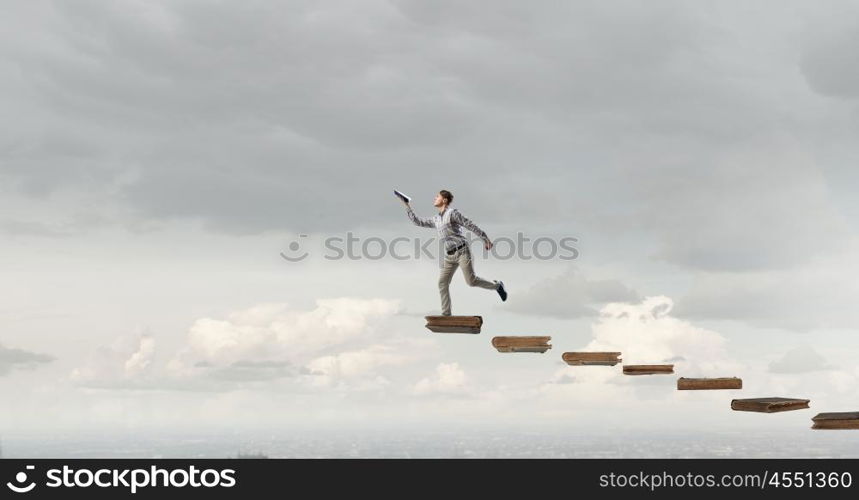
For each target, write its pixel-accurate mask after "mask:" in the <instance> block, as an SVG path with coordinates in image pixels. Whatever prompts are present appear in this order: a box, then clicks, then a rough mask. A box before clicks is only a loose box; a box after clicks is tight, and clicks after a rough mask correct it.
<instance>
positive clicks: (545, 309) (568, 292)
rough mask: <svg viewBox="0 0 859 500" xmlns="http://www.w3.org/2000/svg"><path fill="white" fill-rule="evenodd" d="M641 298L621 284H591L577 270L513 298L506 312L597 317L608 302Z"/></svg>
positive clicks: (595, 281)
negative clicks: (602, 306)
mask: <svg viewBox="0 0 859 500" xmlns="http://www.w3.org/2000/svg"><path fill="white" fill-rule="evenodd" d="M639 300H641V296H640V295H639V294H638V293H637V292H636V291H635V290H633V289H631V288H629V287H627V286H626V285H624V284H623V283H621V282H620V281H617V280H589V279H587V278H585V277H584V276H583V275H582V274H581V273H580V272H578V271H577V270H575V269H570V270H568V271H567V272H566V273H564V274H562V275H560V276H556V277H554V278H550V279H548V280H545V281H542V282H539V283H537V284H536V285H534V286H532V287H531V288H530V289H529V290H527V291H525V292H524V293H522V294H518V295H515V296H511V298H510V301H509V304H508V305H506V306H505V309H507V310H510V311H513V312H517V313H520V314H530V315H535V316H553V317H556V318H580V317H585V316H596V315H597V313H598V310H599V307H600V306H601V305H603V304H605V303H607V302H638V301H639Z"/></svg>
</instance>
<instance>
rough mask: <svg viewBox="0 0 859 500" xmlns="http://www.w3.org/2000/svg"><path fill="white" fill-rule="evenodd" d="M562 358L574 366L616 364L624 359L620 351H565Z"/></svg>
mask: <svg viewBox="0 0 859 500" xmlns="http://www.w3.org/2000/svg"><path fill="white" fill-rule="evenodd" d="M561 359H563V360H564V362H566V363H567V364H568V365H572V366H614V365H616V364H618V363H620V362H621V361H623V360H622V359H620V353H619V352H565V353H564V354H562V355H561Z"/></svg>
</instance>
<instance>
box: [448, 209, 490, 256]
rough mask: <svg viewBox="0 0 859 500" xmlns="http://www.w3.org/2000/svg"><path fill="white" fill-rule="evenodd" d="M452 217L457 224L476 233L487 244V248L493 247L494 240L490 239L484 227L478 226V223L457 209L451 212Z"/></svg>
mask: <svg viewBox="0 0 859 500" xmlns="http://www.w3.org/2000/svg"><path fill="white" fill-rule="evenodd" d="M450 218H451V219H453V221H454V222H456V223H457V224H460V225H461V226H464V227H465V228H466V229H468V230H469V231H471V232H472V233H474V234H476V235H477V236H478V237H479V238H480V239H481V240H483V242H484V243H485V244H486V248H487V249H489V248H492V241H490V240H489V236H487V235H486V232H484V231H483V229H480V228H479V227H477V224H475V223H473V222H471V220H470V219H469V218H468V217H466V216H464V215H462V214H461V213H459V210H456V211H454V212H453V213H452V214H450Z"/></svg>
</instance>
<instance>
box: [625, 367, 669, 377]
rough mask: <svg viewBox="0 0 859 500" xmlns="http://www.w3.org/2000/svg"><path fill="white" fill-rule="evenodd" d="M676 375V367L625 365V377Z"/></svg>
mask: <svg viewBox="0 0 859 500" xmlns="http://www.w3.org/2000/svg"><path fill="white" fill-rule="evenodd" d="M669 373H674V365H623V374H624V375H663V374H669Z"/></svg>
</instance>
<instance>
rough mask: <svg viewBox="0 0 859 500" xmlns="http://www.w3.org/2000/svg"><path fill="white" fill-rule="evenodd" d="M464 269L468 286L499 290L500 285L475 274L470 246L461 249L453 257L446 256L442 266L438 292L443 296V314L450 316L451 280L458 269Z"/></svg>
mask: <svg viewBox="0 0 859 500" xmlns="http://www.w3.org/2000/svg"><path fill="white" fill-rule="evenodd" d="M459 267H461V268H462V275H463V276H464V277H465V282H466V283H467V284H468V286H478V287H480V288H486V289H489V290H496V289H498V284H497V283H494V282H492V281H488V280H485V279H483V278H481V277H479V276H477V275H475V274H474V264H473V262H472V259H471V250H469V248H468V245H466V246H464V247H462V248H460V249H459V250H457V251H456V252H454V253H453V255H445V256H444V262H443V263H442V266H441V274H440V275H439V277H438V292H439V294H440V295H441V313H442V314H443V315H445V316H450V280H451V279H452V278H453V273H455V272H456V269H457V268H459Z"/></svg>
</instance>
